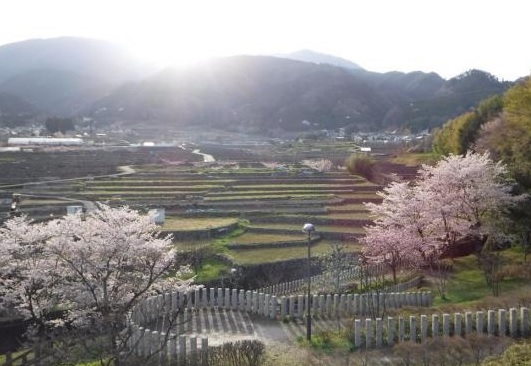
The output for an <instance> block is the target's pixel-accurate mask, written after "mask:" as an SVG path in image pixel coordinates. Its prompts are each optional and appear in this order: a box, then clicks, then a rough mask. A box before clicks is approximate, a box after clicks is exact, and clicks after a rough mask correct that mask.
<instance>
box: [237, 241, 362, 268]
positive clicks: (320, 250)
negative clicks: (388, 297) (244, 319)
mask: <svg viewBox="0 0 531 366" xmlns="http://www.w3.org/2000/svg"><path fill="white" fill-rule="evenodd" d="M332 244H333V242H332V241H327V240H321V241H320V242H319V243H317V244H315V245H312V249H311V253H312V256H318V255H322V254H325V253H328V252H329V251H330V245H332ZM345 249H346V250H347V251H349V252H358V251H359V250H360V249H361V247H360V246H359V245H358V244H356V243H352V244H346V245H345ZM227 255H228V256H229V257H230V258H231V259H232V260H233V261H234V263H235V264H236V265H245V264H258V263H271V262H280V261H285V260H289V259H297V258H306V256H307V255H308V249H307V247H306V246H301V247H288V248H260V249H252V250H246V249H241V250H229V251H228V252H227Z"/></svg>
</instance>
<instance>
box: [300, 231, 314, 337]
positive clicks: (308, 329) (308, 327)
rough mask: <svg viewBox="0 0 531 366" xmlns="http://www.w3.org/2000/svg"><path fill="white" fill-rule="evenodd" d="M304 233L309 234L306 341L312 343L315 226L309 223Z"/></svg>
mask: <svg viewBox="0 0 531 366" xmlns="http://www.w3.org/2000/svg"><path fill="white" fill-rule="evenodd" d="M302 231H304V232H305V233H307V234H308V267H307V272H306V280H307V282H308V299H307V306H306V340H307V341H308V342H310V341H311V340H312V318H311V313H310V308H311V306H310V304H311V296H312V295H311V285H312V273H311V257H310V246H311V243H312V232H314V231H315V226H313V224H310V223H307V224H304V226H303V227H302Z"/></svg>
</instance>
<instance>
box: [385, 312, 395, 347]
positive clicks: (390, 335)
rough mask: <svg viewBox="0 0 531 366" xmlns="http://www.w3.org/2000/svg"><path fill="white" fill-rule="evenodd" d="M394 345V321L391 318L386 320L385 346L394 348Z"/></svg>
mask: <svg viewBox="0 0 531 366" xmlns="http://www.w3.org/2000/svg"><path fill="white" fill-rule="evenodd" d="M394 344H395V319H394V318H393V317H388V318H387V345H388V346H394Z"/></svg>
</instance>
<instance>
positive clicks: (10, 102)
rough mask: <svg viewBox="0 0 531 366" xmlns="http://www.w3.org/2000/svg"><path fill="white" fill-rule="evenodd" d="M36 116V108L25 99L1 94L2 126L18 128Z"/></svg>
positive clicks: (0, 118) (0, 114)
mask: <svg viewBox="0 0 531 366" xmlns="http://www.w3.org/2000/svg"><path fill="white" fill-rule="evenodd" d="M36 114H37V110H36V109H35V107H34V106H33V105H31V104H30V103H28V102H27V101H25V100H24V99H22V98H20V97H17V96H15V95H11V94H7V93H1V92H0V122H1V123H0V125H2V124H3V125H6V126H8V127H14V126H18V125H20V124H23V123H24V122H25V121H27V120H29V119H31V118H33V117H34V116H36Z"/></svg>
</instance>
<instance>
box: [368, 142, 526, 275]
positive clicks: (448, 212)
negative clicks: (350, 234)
mask: <svg viewBox="0 0 531 366" xmlns="http://www.w3.org/2000/svg"><path fill="white" fill-rule="evenodd" d="M505 173H506V171H505V167H504V166H503V165H502V164H500V163H495V162H493V161H492V160H491V159H490V157H489V155H488V154H476V153H471V152H469V153H467V154H466V155H464V156H458V155H450V156H448V157H446V158H444V159H442V160H441V161H439V162H438V163H437V164H436V165H435V166H433V167H431V166H423V167H422V168H421V169H420V170H419V172H418V178H417V180H416V181H414V182H411V183H392V184H391V185H390V186H388V187H386V188H385V189H384V190H383V192H380V193H379V194H380V196H381V197H382V203H381V204H373V203H369V204H366V207H367V208H368V209H369V211H370V213H371V215H372V216H373V218H374V225H373V226H370V227H368V228H367V235H366V237H365V238H364V239H363V243H364V249H363V255H364V256H366V257H367V258H369V259H370V260H371V261H380V262H383V263H388V265H389V267H390V268H391V269H393V268H395V266H396V263H402V264H409V265H430V266H434V265H436V264H437V262H438V260H439V259H440V258H441V255H442V254H443V253H444V252H447V251H448V249H451V248H453V247H455V246H457V245H458V244H459V242H460V241H462V240H463V239H465V238H467V237H477V238H479V239H480V241H482V242H484V241H485V240H486V237H488V235H490V234H492V232H493V227H494V226H493V225H492V222H493V221H492V220H493V219H494V218H495V217H496V216H499V215H500V213H501V212H503V211H504V210H505V208H507V207H509V206H511V205H512V204H514V203H515V202H517V201H519V200H520V199H521V198H522V197H520V196H513V195H511V193H510V189H511V186H510V185H509V184H508V182H507V180H506V179H505ZM395 270H396V269H393V272H394V271H395Z"/></svg>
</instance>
